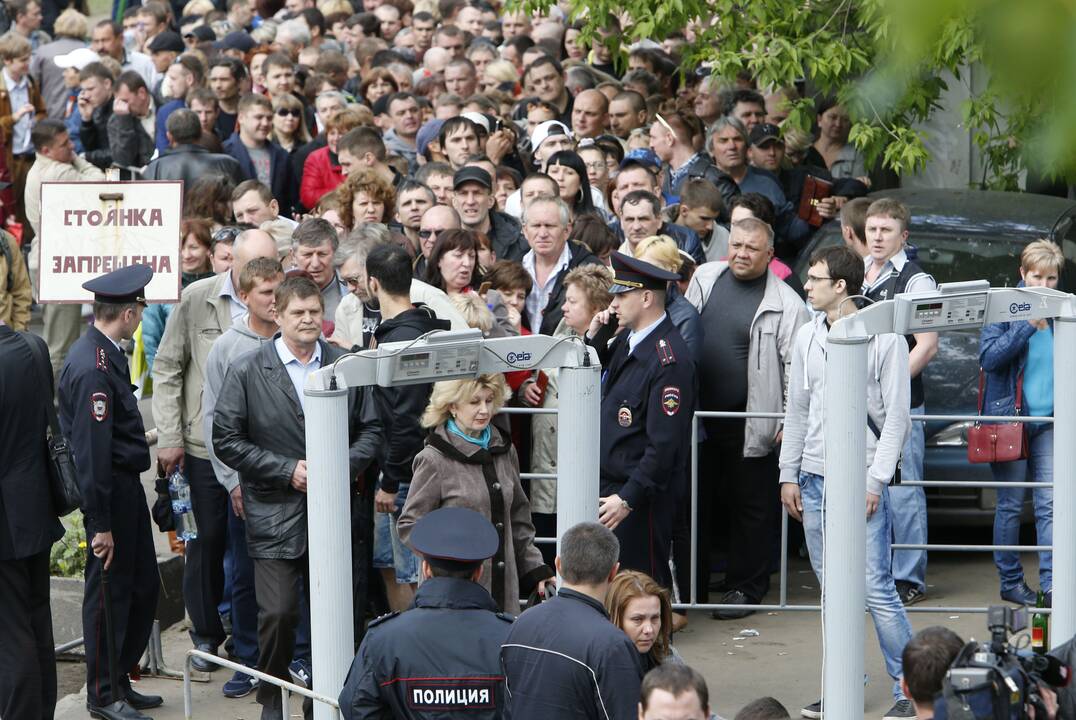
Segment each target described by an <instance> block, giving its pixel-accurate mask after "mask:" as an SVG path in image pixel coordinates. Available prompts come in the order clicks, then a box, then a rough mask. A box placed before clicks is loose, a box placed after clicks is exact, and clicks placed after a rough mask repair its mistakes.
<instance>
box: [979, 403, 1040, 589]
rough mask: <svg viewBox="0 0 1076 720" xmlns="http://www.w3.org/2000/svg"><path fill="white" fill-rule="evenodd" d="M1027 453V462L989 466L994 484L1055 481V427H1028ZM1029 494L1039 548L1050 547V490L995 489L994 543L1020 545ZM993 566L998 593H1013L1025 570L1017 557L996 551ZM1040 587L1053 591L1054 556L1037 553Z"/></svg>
mask: <svg viewBox="0 0 1076 720" xmlns="http://www.w3.org/2000/svg"><path fill="white" fill-rule="evenodd" d="M1028 445H1029V451H1030V452H1029V453H1028V459H1027V460H1016V461H1014V462H1007V463H991V464H990V469H991V470H992V471H993V473H994V480H996V481H997V482H1025V481H1031V482H1042V483H1048V482H1053V479H1054V428H1053V425H1048V424H1035V425H1031V426H1029V427H1028ZM1029 491H1030V492H1031V499H1032V502H1033V503H1034V505H1035V534H1036V541H1037V544H1039V545H1052V544H1053V538H1054V490H1053V488H1048V487H1046V488H998V507H997V510H996V511H995V513H994V544H995V545H1018V544H1019V542H1020V514H1021V511H1022V510H1023V508H1024V498H1025V497H1026V496H1027V493H1028V492H1029ZM994 564H995V565H997V568H998V576H999V577H1000V579H1001V591H1002V592H1005V591H1007V590H1012V589H1013V588H1017V587H1019V586H1020V583H1021V582H1023V581H1024V569H1023V567H1022V566H1021V565H1020V556H1019V555H1018V554H1017V553H1014V552H995V553H994ZM1039 587H1041V588H1042V590H1043V591H1044V592H1049V591H1051V590H1052V589H1053V555H1052V553H1050V552H1042V553H1039Z"/></svg>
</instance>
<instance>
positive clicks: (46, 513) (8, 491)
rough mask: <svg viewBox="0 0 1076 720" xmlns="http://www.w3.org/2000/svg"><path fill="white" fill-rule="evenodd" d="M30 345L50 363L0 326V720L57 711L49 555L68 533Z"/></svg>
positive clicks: (41, 366)
mask: <svg viewBox="0 0 1076 720" xmlns="http://www.w3.org/2000/svg"><path fill="white" fill-rule="evenodd" d="M28 343H33V344H34V345H36V346H37V349H38V352H39V353H40V355H41V357H43V358H47V357H48V353H49V351H48V347H46V345H45V342H44V341H43V340H42V339H41V338H39V337H37V336H36V335H31V334H29V333H17V332H15V331H14V330H12V329H11V327H10V326H8V325H5V324H3V322H2V321H0V398H3V399H4V401H3V404H2V406H0V717H5V718H6V717H11V718H16V717H19V718H43V717H52V712H53V708H54V707H55V706H56V657H55V654H54V653H53V651H52V647H53V640H52V613H51V610H50V608H49V549H50V548H51V547H52V544H53V543H54V542H56V541H57V540H59V539H60V538H61V537H62V536H63V532H64V531H63V527H62V526H61V525H60V521H59V520H57V519H56V511H55V509H54V508H53V504H52V497H51V495H50V494H49V479H48V466H47V463H48V460H47V458H46V456H45V431H46V429H47V428H48V424H49V421H48V413H47V405H46V403H51V402H52V367H51V366H50V365H49V364H48V363H47V362H38V360H37V358H35V357H34V355H33V353H32V352H31V349H30V345H29V344H28ZM28 377H29V378H31V382H27V378H28ZM35 378H40V379H41V381H40V382H38V381H35V380H33V379H35ZM45 378H48V382H45ZM28 653H29V654H28Z"/></svg>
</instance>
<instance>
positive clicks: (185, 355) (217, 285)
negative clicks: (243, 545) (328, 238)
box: [153, 230, 277, 672]
mask: <svg viewBox="0 0 1076 720" xmlns="http://www.w3.org/2000/svg"><path fill="white" fill-rule="evenodd" d="M232 256H233V258H234V262H233V264H232V268H231V270H230V271H228V272H225V273H221V274H220V275H217V276H215V277H211V278H206V279H204V280H198V281H197V282H194V283H192V284H191V285H189V286H187V287H186V288H185V289H184V290H183V296H182V298H181V299H180V301H179V303H178V304H177V305H175V306H174V307H173V309H172V314H171V317H170V318H169V320H168V323H167V325H166V326H165V330H164V337H162V338H161V345H160V347H159V348H158V350H157V358H156V360H155V361H154V363H153V419H154V420H155V421H156V423H157V431H158V433H159V435H158V444H157V459H158V460H159V461H160V462H161V463H162V464H163V465H164V470H165V473H166V474H169V473H171V472H172V470H173V469H174V468H175V467H176V466H179V467H181V468H183V471H184V473H185V474H186V476H187V481H188V482H189V483H190V486H191V505H192V507H193V509H194V519H195V522H197V524H198V537H197V539H195V540H191V541H189V542H188V543H187V549H186V554H185V558H186V562H185V563H184V567H183V601H184V604H185V605H186V606H187V614H188V615H190V618H191V640H192V641H193V642H194V646H195V647H196V648H197V649H198V650H203V651H205V652H209V653H216V651H217V648H218V647H219V646H220V645H221V643H223V642H224V637H225V635H224V627H223V625H222V624H221V621H220V615H219V613H218V612H217V605H219V604H220V601H221V597H222V596H223V594H224V547H225V536H226V534H227V523H228V516H227V514H226V513H227V511H228V507H229V501H228V493H227V491H226V490H225V489H224V487H223V486H222V485H221V484H220V483H218V482H217V478H216V475H215V474H214V473H213V466H212V465H211V464H210V462H209V452H208V451H207V450H206V446H205V437H204V434H203V423H202V386H203V384H204V381H205V368H206V361H207V359H208V357H209V350H210V348H211V347H212V346H213V341H214V340H216V339H217V338H218V337H220V336H221V334H223V333H224V331H225V330H227V329H228V328H230V327H231V326H232V323H233V322H235V321H236V320H238V319H239V318H240V317H242V316H243V315H245V314H246V312H247V307H246V305H244V304H243V301H242V300H240V299H239V274H240V273H241V272H243V268H245V267H246V265H247V263H249V262H250V261H251V260H253V259H254V258H256V257H267V258H276V257H277V247H276V241H274V240H273V238H272V236H271V235H269V233H267V232H265V231H263V230H247V231H245V232H242V233H240V234H239V236H238V237H237V238H236V239H235V244H234V245H233V246H232ZM192 665H193V666H194V667H195V668H196V669H198V670H200V671H203V672H204V671H211V670H215V669H216V666H215V665H210V664H209V663H206V662H205V661H204V660H199V659H197V658H196V659H195V660H193V661H192Z"/></svg>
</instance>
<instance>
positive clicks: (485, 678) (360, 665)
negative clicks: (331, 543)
mask: <svg viewBox="0 0 1076 720" xmlns="http://www.w3.org/2000/svg"><path fill="white" fill-rule="evenodd" d="M511 622H512V618H511V616H510V615H506V614H503V613H498V612H497V606H496V604H495V603H494V602H493V598H492V597H490V594H489V593H488V592H486V591H485V590H484V589H483V588H482V586H480V585H478V584H476V583H473V582H471V581H470V580H463V579H460V578H448V577H434V578H430V579H429V580H426V581H425V582H423V583H422V584H421V585H420V586H419V588H418V592H417V593H416V594H415V604H414V607H412V608H411V609H410V610H408V611H407V612H404V613H395V614H392V615H388V616H385V617H383V618H379V619H378V620H375V621H373V622H371V623H370V627H369V629H368V630H367V631H366V637H365V638H364V639H363V641H362V645H361V646H360V647H359V654H358V655H357V656H356V657H355V661H354V662H353V663H352V665H351V670H350V672H349V673H348V676H347V680H346V682H345V683H344V689H343V691H341V693H340V712H341V714H342V715H343V716H344V718H345V720H358V719H359V718H382V717H390V716H391V717H394V718H448V717H468V718H472V717H473V718H476V719H480V718H500V717H503V716H504V706H505V693H504V676H503V674H502V672H501V660H500V652H501V645H502V643H504V641H505V639H506V638H507V637H508V630H509V628H511Z"/></svg>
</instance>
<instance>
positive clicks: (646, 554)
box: [601, 483, 679, 588]
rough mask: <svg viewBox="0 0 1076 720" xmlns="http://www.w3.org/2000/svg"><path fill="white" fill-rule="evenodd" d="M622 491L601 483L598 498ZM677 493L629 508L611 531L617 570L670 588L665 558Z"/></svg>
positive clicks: (669, 548)
mask: <svg viewBox="0 0 1076 720" xmlns="http://www.w3.org/2000/svg"><path fill="white" fill-rule="evenodd" d="M622 487H623V485H621V484H612V483H611V484H605V483H603V484H602V486H601V494H602V497H606V496H608V495H612V494H613V493H616V492H618V491H619V490H620V488H622ZM678 493H679V491H678V490H677V489H676V488H673V487H669V488H668V489H667V490H666V491H664V492H662V493H659V494H658V495H656V496H655V497H654V498H653V499H651V500H648V501H646V502H644V503H642V504H641V505H640V506H639V507H636V508H633V509H632V511H631V512H630V513H628V516H627V517H626V518H624V519H623V520H622V521H621V522H620V524H619V525H617V526H616V529H615V530H613V533H614V534H615V535H616V537H617V540H619V541H620V569H621V570H638V571H639V572H644V573H646V574H647V575H649V576H650V577H652V578H654V580H656V581H657V583H658V585H661V586H662V587H665V588H669V587H672V576H671V573H670V572H669V556H670V553H671V549H672V544H671V543H672V530H673V520H674V517H675V513H676V510H675V505H676V499H677V495H678Z"/></svg>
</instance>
